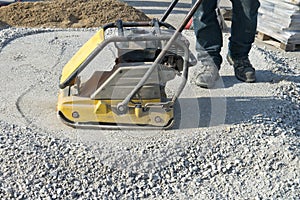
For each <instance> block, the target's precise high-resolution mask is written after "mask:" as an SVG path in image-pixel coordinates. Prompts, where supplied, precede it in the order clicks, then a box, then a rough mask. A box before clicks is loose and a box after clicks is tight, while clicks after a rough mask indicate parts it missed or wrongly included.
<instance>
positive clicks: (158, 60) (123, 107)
mask: <svg viewBox="0 0 300 200" xmlns="http://www.w3.org/2000/svg"><path fill="white" fill-rule="evenodd" d="M201 3H202V0H197V1H196V3H195V4H194V5H193V6H192V8H191V10H190V11H189V12H188V14H187V15H186V17H185V18H184V20H183V21H182V23H181V25H180V26H179V28H178V29H177V30H176V31H175V32H174V35H173V36H172V37H171V38H170V40H169V41H168V43H167V44H166V46H165V47H164V48H163V49H162V51H161V52H160V53H159V54H158V56H157V58H156V59H155V61H154V62H153V64H152V66H151V67H150V68H149V69H148V71H147V72H146V73H145V75H144V76H143V78H142V79H141V80H140V82H139V83H138V84H137V85H136V86H135V87H134V89H133V90H132V91H131V92H130V93H129V94H128V95H127V96H126V98H125V99H124V100H123V101H122V102H120V103H119V104H118V105H117V110H118V112H119V113H120V114H125V113H126V112H127V109H126V108H127V106H128V103H129V102H130V100H131V99H132V97H133V96H134V95H135V94H136V93H137V92H138V91H139V90H140V88H142V87H143V85H144V84H145V82H146V81H147V80H148V79H149V77H150V76H151V74H152V72H153V71H154V69H155V68H156V67H157V66H158V64H159V63H161V61H162V60H163V58H164V57H165V55H166V53H167V52H168V50H169V49H170V47H171V46H172V44H173V43H174V42H175V41H176V39H177V38H178V36H179V35H180V33H181V32H182V31H183V30H184V28H185V26H186V25H187V23H188V22H189V21H190V19H191V18H192V17H193V15H194V14H195V12H196V11H197V9H198V8H199V6H200V4H201Z"/></svg>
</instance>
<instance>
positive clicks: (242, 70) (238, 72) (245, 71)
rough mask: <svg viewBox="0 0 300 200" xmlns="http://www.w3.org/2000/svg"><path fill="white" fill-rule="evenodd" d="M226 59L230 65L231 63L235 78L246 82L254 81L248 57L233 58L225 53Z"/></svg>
mask: <svg viewBox="0 0 300 200" xmlns="http://www.w3.org/2000/svg"><path fill="white" fill-rule="evenodd" d="M227 60H228V62H229V64H230V65H233V68H234V74H235V77H236V78H237V79H239V80H240V81H243V82H247V83H253V82H255V80H256V78H255V69H254V68H253V66H252V65H251V63H250V60H249V58H248V57H245V58H242V59H233V58H232V57H231V56H230V55H229V54H227Z"/></svg>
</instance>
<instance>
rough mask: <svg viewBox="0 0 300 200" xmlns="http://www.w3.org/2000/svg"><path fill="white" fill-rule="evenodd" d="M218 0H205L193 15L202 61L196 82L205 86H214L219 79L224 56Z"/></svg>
mask: <svg viewBox="0 0 300 200" xmlns="http://www.w3.org/2000/svg"><path fill="white" fill-rule="evenodd" d="M193 3H195V0H193ZM216 7H217V0H203V1H202V4H201V5H200V7H199V9H198V10H197V12H196V13H195V15H194V17H193V25H194V30H195V35H196V41H197V43H196V50H197V52H198V55H197V57H198V60H199V61H201V62H202V66H201V68H199V73H198V75H197V77H196V80H195V83H196V84H197V85H198V86H200V87H204V88H210V87H213V86H214V84H215V82H216V80H218V79H219V77H220V76H219V72H218V70H219V69H220V66H221V63H222V57H221V55H220V51H221V47H222V42H223V41H222V32H221V28H220V26H219V22H218V19H217V15H216Z"/></svg>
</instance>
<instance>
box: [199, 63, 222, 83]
mask: <svg viewBox="0 0 300 200" xmlns="http://www.w3.org/2000/svg"><path fill="white" fill-rule="evenodd" d="M201 70H202V71H201V72H200V73H199V74H198V75H197V77H196V80H195V83H196V85H198V86H199V87H202V88H212V87H213V86H214V85H215V83H216V81H217V80H218V79H219V78H220V75H219V69H218V68H217V67H216V66H215V65H214V64H212V65H203V66H202V68H201Z"/></svg>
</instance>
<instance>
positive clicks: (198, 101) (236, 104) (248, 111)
mask: <svg viewBox="0 0 300 200" xmlns="http://www.w3.org/2000/svg"><path fill="white" fill-rule="evenodd" d="M281 101H282V100H279V99H275V97H226V98H225V97H211V98H208V97H204V98H179V99H178V101H177V102H176V104H175V108H174V112H175V114H174V115H175V117H174V118H175V125H174V127H173V129H190V128H200V127H212V126H219V125H233V124H240V123H243V122H247V121H250V120H253V117H254V116H256V115H259V114H264V113H267V112H269V110H270V109H274V108H276V106H278V105H281Z"/></svg>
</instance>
